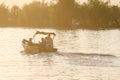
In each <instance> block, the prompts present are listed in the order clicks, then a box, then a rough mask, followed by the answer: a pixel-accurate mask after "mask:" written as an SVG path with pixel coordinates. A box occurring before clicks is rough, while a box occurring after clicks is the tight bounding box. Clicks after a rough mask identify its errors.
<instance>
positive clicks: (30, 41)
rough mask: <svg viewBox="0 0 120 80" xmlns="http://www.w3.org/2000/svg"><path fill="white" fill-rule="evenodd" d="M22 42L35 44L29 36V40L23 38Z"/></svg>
mask: <svg viewBox="0 0 120 80" xmlns="http://www.w3.org/2000/svg"><path fill="white" fill-rule="evenodd" d="M22 43H23V44H28V45H33V42H32V38H29V40H26V39H23V40H22Z"/></svg>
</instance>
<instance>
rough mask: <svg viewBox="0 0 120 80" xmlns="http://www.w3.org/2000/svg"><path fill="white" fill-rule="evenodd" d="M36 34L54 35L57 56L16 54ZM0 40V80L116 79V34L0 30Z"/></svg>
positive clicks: (119, 71) (119, 51)
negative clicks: (25, 41) (38, 32)
mask: <svg viewBox="0 0 120 80" xmlns="http://www.w3.org/2000/svg"><path fill="white" fill-rule="evenodd" d="M37 30H39V31H49V32H55V33H56V34H57V35H56V37H55V40H54V41H55V43H54V45H55V47H57V48H58V52H57V53H48V54H47V53H40V54H35V55H27V54H23V53H20V52H21V51H22V50H23V48H22V45H21V41H22V39H23V38H25V39H28V38H29V37H33V35H34V33H35V32H36V31H37ZM0 36H1V38H0V55H1V56H0V80H16V79H17V80H118V79H120V57H119V56H118V55H120V47H119V46H120V42H119V41H120V37H119V36H120V31H119V30H101V31H91V30H55V29H21V28H1V29H0ZM81 52H82V54H81ZM93 53H95V54H93ZM89 54H90V55H89ZM96 54H108V55H115V56H107V55H106V56H104V55H96Z"/></svg>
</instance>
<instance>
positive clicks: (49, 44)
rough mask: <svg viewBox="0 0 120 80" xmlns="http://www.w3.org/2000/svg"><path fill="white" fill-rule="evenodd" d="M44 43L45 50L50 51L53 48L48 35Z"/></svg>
mask: <svg viewBox="0 0 120 80" xmlns="http://www.w3.org/2000/svg"><path fill="white" fill-rule="evenodd" d="M45 42H46V49H47V50H50V49H52V48H53V40H52V38H51V36H50V34H48V36H47V37H46V38H45Z"/></svg>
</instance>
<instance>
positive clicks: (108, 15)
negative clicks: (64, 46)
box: [0, 0, 120, 29]
mask: <svg viewBox="0 0 120 80" xmlns="http://www.w3.org/2000/svg"><path fill="white" fill-rule="evenodd" d="M72 21H75V22H76V23H78V24H77V25H75V26H74V25H73V24H72ZM0 26H1V27H2V26H3V27H7V26H12V27H16V26H20V27H32V28H34V27H37V28H45V27H47V28H60V29H71V28H84V29H113V28H120V7H119V6H115V5H110V2H109V0H108V1H106V2H104V1H102V0H88V1H87V2H86V3H83V4H79V3H78V2H76V1H75V0H58V1H57V2H56V3H54V2H53V1H51V3H46V2H44V0H43V2H40V1H34V2H32V3H29V4H26V5H24V6H23V7H22V8H20V7H19V6H16V5H14V6H13V7H12V8H9V7H7V6H6V5H5V4H0Z"/></svg>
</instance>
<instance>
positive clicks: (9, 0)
mask: <svg viewBox="0 0 120 80" xmlns="http://www.w3.org/2000/svg"><path fill="white" fill-rule="evenodd" d="M32 1H40V0H0V4H1V3H5V4H6V5H7V6H9V7H11V6H12V5H18V6H20V7H22V6H23V5H24V4H28V3H30V2H32ZM48 1H49V0H48ZM79 1H80V2H81V3H82V2H84V1H87V0H79ZM104 1H105V0H104ZM110 1H111V4H115V5H119V6H120V0H110Z"/></svg>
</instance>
